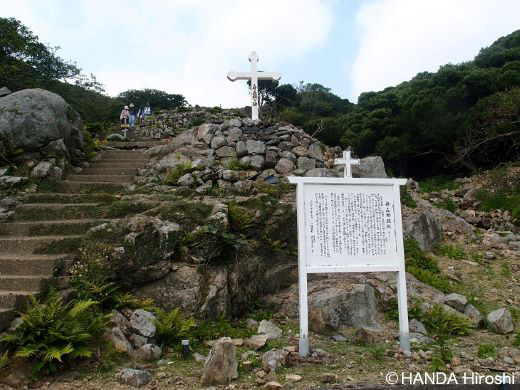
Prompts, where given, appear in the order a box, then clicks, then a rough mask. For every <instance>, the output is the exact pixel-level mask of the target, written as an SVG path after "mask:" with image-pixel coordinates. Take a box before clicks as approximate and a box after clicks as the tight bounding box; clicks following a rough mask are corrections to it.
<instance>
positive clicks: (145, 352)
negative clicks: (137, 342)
mask: <svg viewBox="0 0 520 390" xmlns="http://www.w3.org/2000/svg"><path fill="white" fill-rule="evenodd" d="M161 354H162V350H161V348H160V347H158V346H157V345H155V344H144V345H141V346H140V347H139V349H138V350H137V351H135V355H136V357H137V358H138V359H139V360H144V361H152V360H159V359H160V358H161Z"/></svg>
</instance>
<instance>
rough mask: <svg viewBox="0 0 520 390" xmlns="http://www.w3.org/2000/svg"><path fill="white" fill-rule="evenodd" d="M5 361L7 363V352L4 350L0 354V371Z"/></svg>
mask: <svg viewBox="0 0 520 390" xmlns="http://www.w3.org/2000/svg"><path fill="white" fill-rule="evenodd" d="M7 363H9V353H8V352H7V351H5V352H4V353H3V354H1V355H0V372H2V371H3V370H5V369H6V367H7Z"/></svg>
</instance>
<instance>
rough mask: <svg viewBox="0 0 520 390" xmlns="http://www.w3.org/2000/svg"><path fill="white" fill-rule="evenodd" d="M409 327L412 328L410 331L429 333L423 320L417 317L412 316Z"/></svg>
mask: <svg viewBox="0 0 520 390" xmlns="http://www.w3.org/2000/svg"><path fill="white" fill-rule="evenodd" d="M408 327H409V329H410V333H421V334H428V331H427V330H426V328H425V327H424V325H423V324H422V322H420V321H418V320H416V319H415V318H412V319H411V320H410V323H409V324H408Z"/></svg>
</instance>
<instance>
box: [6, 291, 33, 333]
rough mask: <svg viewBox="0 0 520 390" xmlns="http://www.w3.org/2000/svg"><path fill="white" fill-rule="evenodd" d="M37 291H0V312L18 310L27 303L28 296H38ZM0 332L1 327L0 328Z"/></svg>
mask: <svg viewBox="0 0 520 390" xmlns="http://www.w3.org/2000/svg"><path fill="white" fill-rule="evenodd" d="M38 294H39V292H38V291H23V290H22V291H8V290H0V310H1V309H4V310H5V309H15V310H20V309H21V308H22V306H23V305H24V304H25V302H26V301H27V297H28V296H29V295H34V296H38ZM0 330H1V327H0Z"/></svg>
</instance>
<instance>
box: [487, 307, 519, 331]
mask: <svg viewBox="0 0 520 390" xmlns="http://www.w3.org/2000/svg"><path fill="white" fill-rule="evenodd" d="M487 322H488V325H489V327H490V328H491V330H493V332H496V333H501V334H506V333H511V332H512V331H513V330H514V329H515V327H514V325H513V318H512V317H511V313H510V312H509V310H507V309H505V308H502V309H498V310H495V311H492V312H491V313H489V314H488V315H487Z"/></svg>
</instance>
